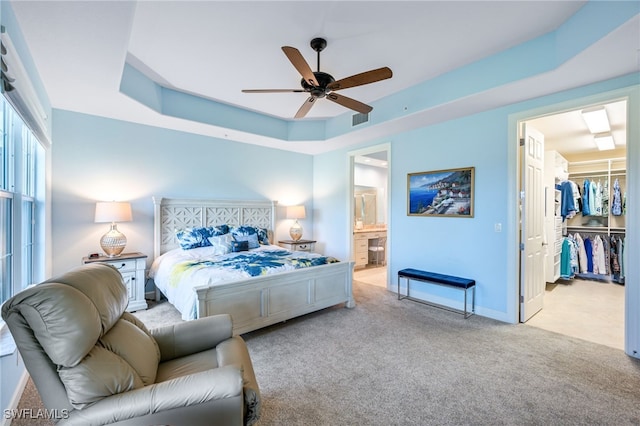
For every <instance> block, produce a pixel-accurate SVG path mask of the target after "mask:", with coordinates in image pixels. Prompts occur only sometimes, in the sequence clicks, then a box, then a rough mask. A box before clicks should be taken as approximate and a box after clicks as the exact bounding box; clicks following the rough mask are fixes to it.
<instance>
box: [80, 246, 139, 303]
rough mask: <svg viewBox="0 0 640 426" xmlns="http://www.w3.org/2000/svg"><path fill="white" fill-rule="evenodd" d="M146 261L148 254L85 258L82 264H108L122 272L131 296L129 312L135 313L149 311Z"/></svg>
mask: <svg viewBox="0 0 640 426" xmlns="http://www.w3.org/2000/svg"><path fill="white" fill-rule="evenodd" d="M146 259H147V255H146V254H142V253H123V254H121V255H120V256H118V257H107V256H98V257H96V258H93V259H89V258H88V257H83V258H82V263H95V262H101V263H106V264H108V265H111V266H113V267H115V268H116V269H117V270H118V271H120V274H121V275H122V279H123V281H124V285H125V286H126V287H127V294H128V295H129V305H128V306H127V311H128V312H133V311H139V310H141V309H147V301H146V300H145V299H144V284H145V269H146V266H147V265H146V264H147V261H146Z"/></svg>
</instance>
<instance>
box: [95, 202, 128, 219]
mask: <svg viewBox="0 0 640 426" xmlns="http://www.w3.org/2000/svg"><path fill="white" fill-rule="evenodd" d="M131 220H133V217H132V215H131V204H130V203H126V202H116V201H110V202H97V203H96V217H95V222H96V223H104V222H131Z"/></svg>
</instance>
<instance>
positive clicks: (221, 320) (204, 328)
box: [150, 314, 233, 361]
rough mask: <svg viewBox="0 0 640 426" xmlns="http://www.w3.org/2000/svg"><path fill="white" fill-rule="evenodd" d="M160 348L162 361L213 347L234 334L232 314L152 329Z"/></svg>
mask: <svg viewBox="0 0 640 426" xmlns="http://www.w3.org/2000/svg"><path fill="white" fill-rule="evenodd" d="M150 332H151V335H152V336H153V338H154V339H156V342H158V347H159V348H160V361H168V360H170V359H174V358H178V357H182V356H186V355H191V354H194V353H198V352H202V351H205V350H207V349H212V348H215V347H216V346H218V344H219V343H220V342H222V341H224V340H226V339H229V338H230V337H231V336H232V335H233V323H232V321H231V315H229V314H220V315H213V316H210V317H204V318H199V319H196V320H193V321H187V322H181V323H177V324H173V325H168V326H165V327H159V328H156V329H152V330H150Z"/></svg>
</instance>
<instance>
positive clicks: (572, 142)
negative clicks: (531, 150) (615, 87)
mask: <svg viewBox="0 0 640 426" xmlns="http://www.w3.org/2000/svg"><path fill="white" fill-rule="evenodd" d="M603 106H604V108H605V110H606V112H607V116H608V117H609V125H610V127H611V135H612V136H613V139H614V141H615V144H616V149H617V150H618V152H617V154H616V155H623V156H624V154H625V153H626V144H627V102H626V101H617V102H611V103H607V104H603ZM581 111H582V109H577V110H571V111H563V112H560V113H557V114H551V115H547V116H544V117H540V118H536V119H534V120H530V121H528V122H527V125H531V126H533V127H534V128H535V129H537V130H539V131H540V132H542V134H543V135H544V137H545V149H546V150H555V151H558V152H559V153H560V154H563V155H565V156H571V155H576V154H585V153H595V152H597V151H598V149H597V147H596V144H595V142H594V135H593V134H591V133H590V132H589V128H588V127H587V124H586V123H585V121H584V119H583V118H582V113H581ZM601 153H602V156H603V157H606V156H610V155H611V154H610V152H607V151H601Z"/></svg>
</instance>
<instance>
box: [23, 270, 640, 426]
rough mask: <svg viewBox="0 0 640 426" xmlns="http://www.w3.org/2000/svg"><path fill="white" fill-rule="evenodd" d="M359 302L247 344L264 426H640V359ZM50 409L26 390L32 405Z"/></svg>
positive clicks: (375, 297)
mask: <svg viewBox="0 0 640 426" xmlns="http://www.w3.org/2000/svg"><path fill="white" fill-rule="evenodd" d="M354 295H355V298H356V302H357V306H356V307H355V308H354V309H346V308H344V307H341V306H338V307H334V308H329V309H326V310H323V311H321V312H317V313H313V314H310V315H305V316H303V317H300V318H297V319H294V320H290V321H287V322H286V323H282V324H277V325H274V326H271V327H268V328H265V329H262V330H258V331H255V332H252V333H248V334H245V335H244V336H243V337H244V338H245V340H246V341H247V345H248V347H249V351H250V354H251V357H252V360H253V363H254V368H255V371H256V376H257V379H258V382H259V385H260V389H261V393H262V399H263V412H262V418H261V420H260V422H259V424H260V425H261V426H270V425H274V426H275V425H287V426H288V425H304V426H309V425H384V426H387V425H492V426H493V425H545V426H546V425H562V426H565V425H616V426H618V425H638V424H640V404H639V402H638V401H640V360H637V359H634V358H630V357H628V356H626V355H625V354H624V353H623V352H622V351H620V350H616V349H613V348H610V347H607V346H604V345H597V344H593V343H590V342H587V341H584V340H581V339H576V338H571V337H566V336H562V335H559V334H556V333H552V332H549V331H545V330H541V329H538V328H534V327H528V326H525V325H512V324H505V323H501V322H497V321H493V320H490V319H487V318H483V317H480V316H473V317H471V318H469V319H467V320H465V319H463V318H462V316H461V315H457V314H454V313H451V312H447V311H442V310H439V309H435V308H432V307H429V306H425V305H422V304H419V303H414V302H412V301H409V300H402V301H398V300H397V298H396V295H395V294H393V293H391V292H389V291H387V290H385V289H382V288H380V287H377V286H373V285H368V284H364V283H360V282H358V281H356V282H355V283H354ZM140 315H141V316H146V317H147V320H148V318H150V317H151V316H153V317H155V318H158V320H159V321H160V320H161V321H166V322H171V321H173V320H174V319H175V317H172V315H176V314H175V310H174V309H173V307H171V306H170V305H168V304H167V303H161V304H159V305H157V306H154V307H153V308H152V309H149V310H148V311H144V312H141V313H140ZM143 321H145V320H144V319H143ZM149 325H150V326H152V325H153V324H149ZM38 404H39V401H38V400H37V399H29V400H27V398H26V393H25V398H23V401H21V405H22V406H23V407H28V408H37V407H38ZM14 424H15V425H19V424H21V423H18V422H15V423H14ZM22 424H34V423H22ZM212 424H215V421H213V420H212Z"/></svg>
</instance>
